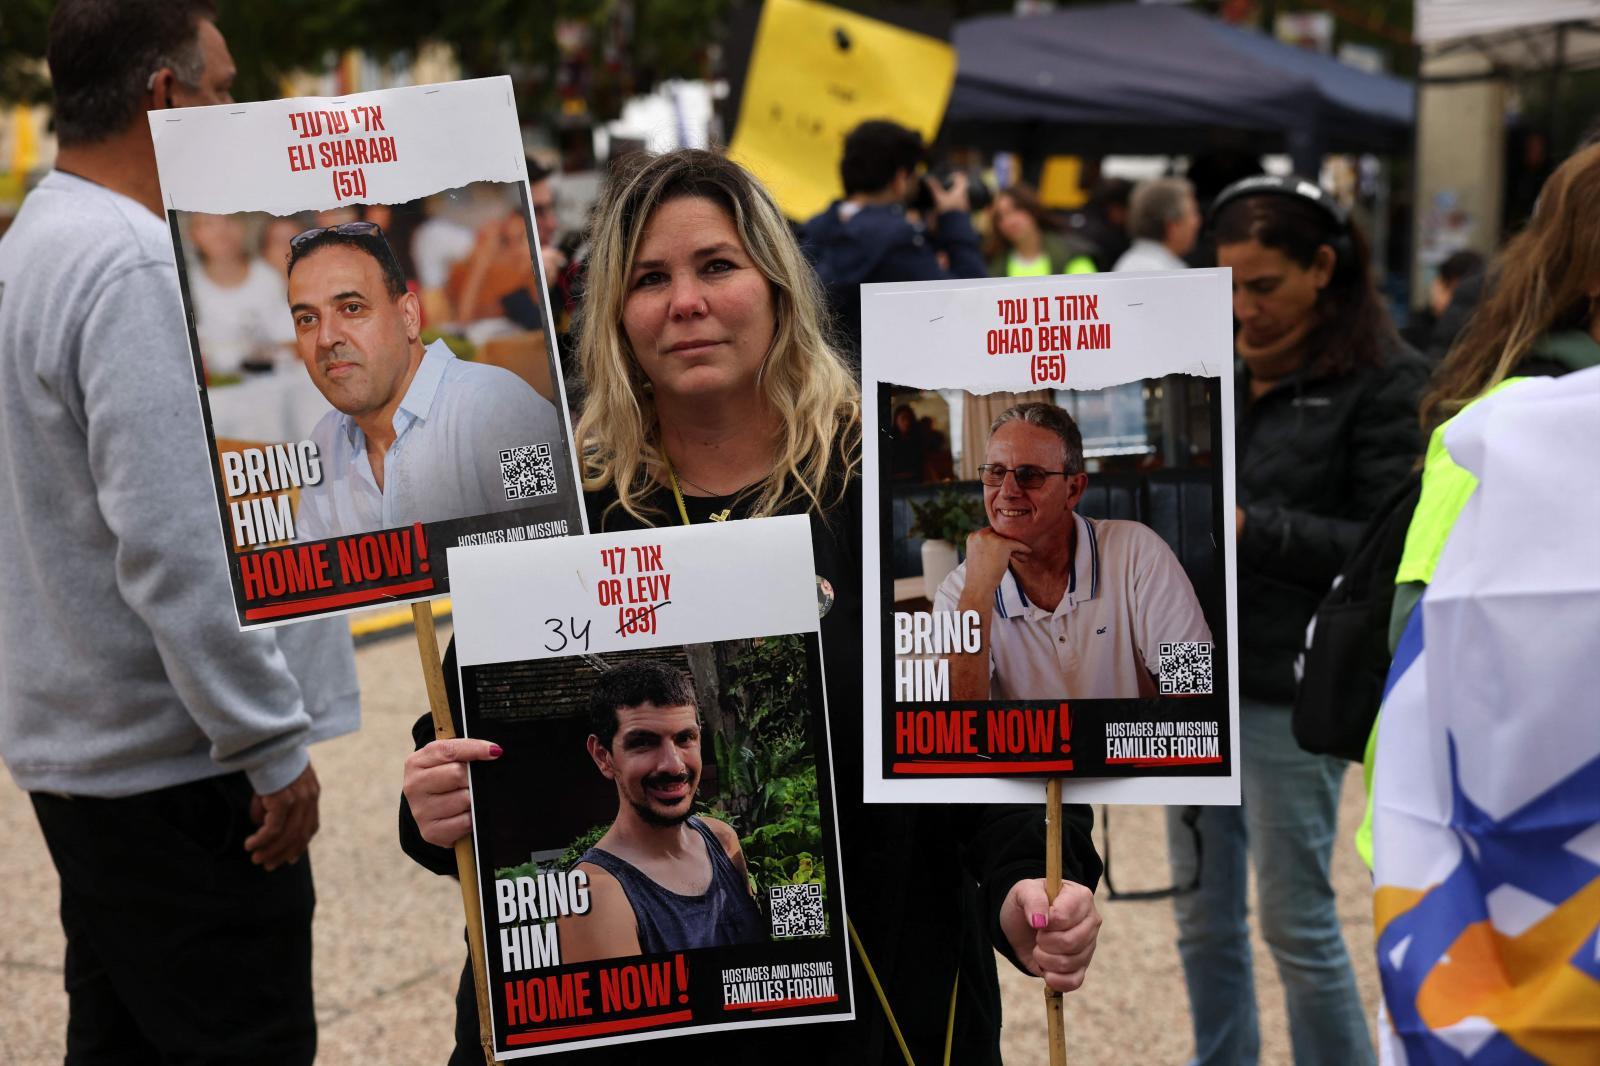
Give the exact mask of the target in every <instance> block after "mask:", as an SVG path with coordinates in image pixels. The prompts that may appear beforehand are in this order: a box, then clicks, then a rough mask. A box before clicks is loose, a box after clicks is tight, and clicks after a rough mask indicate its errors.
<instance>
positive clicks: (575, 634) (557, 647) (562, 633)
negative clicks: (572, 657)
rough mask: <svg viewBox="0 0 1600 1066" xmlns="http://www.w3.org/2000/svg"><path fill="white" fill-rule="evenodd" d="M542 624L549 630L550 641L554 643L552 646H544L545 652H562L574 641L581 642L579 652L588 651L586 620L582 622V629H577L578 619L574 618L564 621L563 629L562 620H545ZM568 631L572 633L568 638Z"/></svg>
mask: <svg viewBox="0 0 1600 1066" xmlns="http://www.w3.org/2000/svg"><path fill="white" fill-rule="evenodd" d="M544 624H545V627H546V628H547V629H549V630H550V639H551V640H552V641H555V643H553V644H552V643H547V644H545V646H544V650H545V651H551V652H556V651H562V650H563V649H565V648H566V646H567V645H568V644H569V643H571V642H572V641H575V640H581V641H582V642H583V647H582V648H580V649H579V650H580V651H588V650H589V620H588V619H587V618H585V619H584V620H583V628H582V629H579V628H578V619H576V618H568V619H566V626H565V627H563V626H562V619H560V618H546V619H545V620H544ZM568 630H571V633H572V635H571V636H570V637H569V636H568V635H567V631H568Z"/></svg>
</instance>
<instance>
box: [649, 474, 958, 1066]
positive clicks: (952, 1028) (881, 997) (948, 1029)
mask: <svg viewBox="0 0 1600 1066" xmlns="http://www.w3.org/2000/svg"><path fill="white" fill-rule="evenodd" d="M661 461H662V462H663V463H664V464H666V468H667V479H668V481H669V482H670V483H671V485H672V499H673V502H674V503H676V504H677V505H678V517H679V518H681V519H682V520H683V524H684V525H686V526H687V525H693V523H692V522H690V521H689V509H688V508H687V507H685V506H684V505H683V490H682V489H680V488H678V475H677V474H676V473H675V472H674V471H673V469H672V461H671V460H670V459H668V458H667V457H666V454H665V453H662V456H661ZM727 518H728V512H727V511H723V512H722V515H721V517H718V516H716V515H712V516H711V520H712V521H713V522H725V521H727ZM844 921H845V926H846V927H847V928H848V929H849V931H850V943H851V945H852V946H854V947H855V949H856V955H857V956H859V957H860V959H861V968H862V969H864V970H866V971H867V980H868V981H870V982H872V990H873V991H874V992H876V993H877V994H878V1005H879V1006H881V1007H882V1008H883V1016H884V1017H885V1018H887V1019H889V1031H890V1032H892V1033H893V1034H894V1042H895V1043H896V1044H898V1045H900V1054H901V1055H903V1056H904V1057H905V1060H906V1066H917V1062H916V1060H915V1059H913V1058H912V1057H911V1048H910V1047H908V1046H907V1045H906V1038H905V1036H904V1034H902V1033H901V1032H900V1023H899V1022H898V1021H896V1020H895V1016H894V1010H893V1008H891V1007H890V1006H889V994H888V993H887V992H885V991H884V990H883V983H882V982H881V981H879V980H878V973H877V971H876V970H874V969H873V968H872V960H871V959H869V958H867V946H866V945H865V944H863V943H862V942H861V934H859V933H857V932H856V923H855V922H853V921H851V920H850V916H849V915H845V920H844ZM960 990H961V970H960V968H959V967H958V968H957V969H956V979H955V983H954V984H953V985H951V986H950V1017H949V1020H948V1021H947V1022H946V1023H945V1028H944V1066H950V1050H951V1047H952V1046H953V1045H954V1043H955V1036H956V993H957V992H959V991H960Z"/></svg>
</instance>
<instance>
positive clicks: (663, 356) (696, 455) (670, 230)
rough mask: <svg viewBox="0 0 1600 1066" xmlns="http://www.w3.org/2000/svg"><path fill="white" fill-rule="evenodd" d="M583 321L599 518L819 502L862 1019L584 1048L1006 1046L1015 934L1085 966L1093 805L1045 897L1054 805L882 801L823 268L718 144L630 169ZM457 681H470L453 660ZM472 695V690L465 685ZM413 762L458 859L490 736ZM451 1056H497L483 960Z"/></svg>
mask: <svg viewBox="0 0 1600 1066" xmlns="http://www.w3.org/2000/svg"><path fill="white" fill-rule="evenodd" d="M593 219H594V221H593V223H592V231H591V239H592V244H591V247H592V249H593V252H592V254H591V256H590V260H589V274H588V282H587V289H586V293H585V299H584V304H583V309H582V311H581V312H580V321H579V326H578V337H579V340H578V360H579V363H580V365H581V367H582V376H583V383H584V388H585V394H584V406H583V412H582V415H581V416H580V418H579V420H578V426H577V431H576V435H577V438H578V442H579V449H580V453H581V454H582V456H583V484H584V489H585V502H586V504H587V507H588V515H589V527H590V529H591V530H593V531H596V532H601V531H604V532H615V531H618V530H629V529H641V528H649V527H655V526H666V525H698V524H702V523H705V522H708V521H718V522H720V521H734V520H739V519H760V518H763V517H766V516H769V515H779V514H804V515H806V516H808V518H809V519H810V521H811V530H812V548H813V555H814V558H815V561H816V566H817V568H818V575H817V576H818V585H819V588H821V589H824V590H826V593H825V595H824V596H822V597H820V598H822V599H824V600H825V602H826V604H827V606H826V607H825V609H824V611H823V616H822V623H821V628H822V646H823V655H824V662H825V664H826V668H827V669H826V673H827V681H826V693H827V699H828V706H829V709H830V712H831V717H830V720H829V721H830V738H831V743H832V754H833V759H832V771H833V777H834V780H835V781H837V782H838V787H837V788H836V789H835V796H836V798H837V802H838V825H839V840H840V855H841V860H842V863H843V866H844V873H843V877H844V882H845V884H846V886H847V889H846V891H847V893H848V906H847V911H846V913H847V917H848V919H849V924H850V928H851V932H852V945H853V947H854V949H855V955H854V963H855V965H854V970H853V972H854V973H855V974H856V975H858V977H865V976H867V975H868V974H872V975H874V976H873V977H872V978H871V980H870V981H865V980H857V981H856V983H855V994H856V1003H855V1009H856V1020H855V1021H854V1022H850V1023H834V1024H828V1025H815V1026H808V1027H806V1029H805V1030H804V1031H803V1035H800V1036H796V1035H795V1034H794V1033H792V1032H786V1031H784V1030H782V1029H744V1030H738V1031H733V1032H723V1033H714V1034H708V1035H702V1036H694V1037H684V1038H681V1039H676V1040H673V1041H672V1043H671V1044H670V1045H667V1046H666V1048H665V1049H663V1048H662V1047H661V1046H659V1045H652V1044H628V1045H620V1046H616V1047H610V1048H604V1049H596V1050H593V1051H586V1052H568V1053H565V1054H564V1055H563V1061H567V1059H569V1058H570V1059H571V1061H573V1062H576V1063H593V1064H596V1066H598V1064H601V1063H605V1064H624V1063H627V1064H633V1063H641V1064H642V1063H656V1062H659V1061H661V1059H662V1058H663V1051H665V1057H666V1058H668V1059H669V1060H672V1061H684V1062H695V1063H708V1064H709V1063H735V1062H738V1063H745V1062H751V1063H762V1064H764V1066H777V1064H780V1063H804V1064H806V1066H810V1064H813V1063H858V1064H862V1066H896V1064H899V1063H901V1062H903V1061H912V1060H913V1059H914V1060H915V1061H916V1062H918V1063H923V1064H934V1063H939V1062H941V1061H942V1062H945V1063H952V1062H955V1063H962V1064H967V1063H975V1064H979V1066H984V1064H993V1066H998V1064H999V1062H1000V1040H999V1037H1000V994H999V980H998V977H997V975H996V972H995V965H994V957H995V952H996V951H998V952H1000V953H1001V954H1003V955H1005V956H1006V957H1007V958H1008V959H1010V960H1012V962H1013V963H1014V964H1016V965H1018V966H1019V967H1021V968H1022V969H1024V970H1026V971H1027V972H1029V973H1031V974H1034V975H1035V976H1039V977H1043V978H1045V980H1046V981H1047V983H1048V984H1049V985H1050V987H1051V988H1054V989H1057V990H1059V991H1068V990H1071V989H1075V988H1077V987H1078V985H1079V984H1080V983H1081V982H1082V980H1083V976H1084V972H1085V970H1086V968H1087V966H1088V964H1089V959H1090V957H1091V956H1092V954H1093V951H1094V944H1095V939H1096V936H1097V933H1098V928H1099V923H1100V919H1099V917H1098V915H1097V914H1096V913H1095V911H1094V906H1093V890H1094V885H1095V883H1096V882H1097V881H1098V880H1099V874H1100V860H1099V857H1098V856H1097V855H1096V854H1095V852H1094V847H1093V844H1092V843H1091V841H1090V838H1089V819H1090V813H1089V811H1088V809H1087V808H1085V807H1082V806H1070V807H1068V808H1066V817H1065V819H1064V822H1065V829H1064V831H1063V838H1064V839H1063V845H1064V856H1065V862H1066V864H1067V869H1068V870H1069V871H1070V872H1069V873H1068V874H1067V875H1066V876H1067V879H1068V881H1070V882H1073V883H1072V884H1069V885H1066V886H1064V887H1063V889H1062V894H1061V895H1060V896H1058V897H1057V900H1056V902H1055V903H1054V904H1053V905H1050V904H1047V902H1046V900H1045V896H1044V889H1043V880H1042V875H1043V872H1044V848H1045V838H1044V823H1043V820H1042V819H1041V818H1040V817H1039V814H1038V809H1037V808H1026V807H998V806H962V805H959V804H951V805H928V806H910V805H898V804H872V805H868V804H865V803H863V802H862V800H861V781H862V773H863V768H862V763H861V759H862V751H863V741H862V734H861V728H862V722H861V714H860V696H861V686H862V662H861V624H862V619H861V609H862V607H861V589H862V575H861V552H860V539H859V538H860V535H861V515H860V499H861V497H860V483H859V480H858V477H857V470H858V468H859V466H860V436H861V404H860V393H859V390H858V386H857V385H856V384H855V381H854V380H853V379H852V377H851V375H850V372H849V370H848V368H847V366H846V364H845V362H844V361H843V359H842V358H841V357H840V356H839V354H838V353H837V352H836V351H835V350H834V349H833V348H832V347H831V345H830V343H829V341H828V338H827V335H826V331H825V329H824V327H823V301H822V293H821V287H820V285H819V284H818V282H817V278H816V275H815V274H814V273H813V272H812V270H811V268H810V267H809V266H808V265H807V263H806V261H805V259H804V257H803V256H802V255H801V252H800V248H799V246H798V245H797V244H796V242H795V239H794V237H793V235H792V233H791V232H790V230H789V227H788V224H787V223H786V222H785V221H784V217H783V214H782V212H780V211H779V210H778V207H777V205H776V204H775V203H774V202H773V200H772V197H771V196H770V194H768V192H767V191H766V189H764V188H763V187H762V186H761V185H760V183H758V182H757V181H756V180H755V179H754V178H753V177H752V176H751V175H750V174H749V173H748V172H747V171H745V170H744V169H743V168H741V167H740V166H738V165H737V164H735V163H732V162H730V161H728V160H727V159H724V158H721V157H719V156H716V155H713V154H711V153H709V152H702V151H690V150H686V151H679V152H672V153H668V154H666V155H662V156H656V157H650V156H640V157H639V158H637V159H633V160H630V161H629V162H628V163H627V164H625V165H624V166H622V167H619V168H618V170H617V171H616V172H614V173H613V174H612V175H611V177H610V178H609V179H608V181H607V184H606V186H605V188H604V189H603V190H602V192H601V195H600V199H599V202H598V203H597V204H596V205H595V211H594V215H593ZM445 674H446V677H454V670H453V669H452V667H451V665H450V664H449V662H448V661H447V664H446V667H445ZM452 702H456V701H455V700H454V699H453V701H452ZM413 733H414V736H415V737H416V739H417V742H418V744H419V746H420V747H421V750H420V751H418V752H416V753H415V754H414V755H413V756H412V757H411V759H409V760H408V761H407V764H406V773H405V780H404V786H403V789H404V793H405V795H406V797H407V799H406V801H405V802H404V803H403V805H402V809H401V843H402V846H403V847H404V848H405V849H406V851H407V853H408V854H410V855H411V856H412V857H413V858H414V859H416V860H417V861H418V862H420V863H422V864H423V865H425V866H427V867H428V868H429V869H432V870H435V871H436V872H440V873H447V872H450V871H452V870H454V861H453V858H452V855H451V852H450V851H449V850H448V848H449V847H450V846H451V845H452V844H453V843H454V842H455V841H456V840H457V839H458V838H460V837H461V836H463V835H465V833H467V832H468V831H469V829H470V797H469V795H468V789H467V771H466V763H467V762H468V761H472V760H476V759H488V758H494V757H496V755H497V754H498V753H497V752H491V751H490V750H489V748H490V746H489V745H488V744H487V743H485V742H483V741H475V740H466V739H458V740H453V741H435V742H433V743H427V744H425V743H424V742H426V741H427V740H428V739H429V738H430V737H431V735H432V729H431V726H430V725H429V723H428V721H427V718H426V716H424V719H423V720H422V721H420V722H418V724H417V727H416V728H415V729H414V730H413ZM456 1022H457V1025H456V1053H455V1056H454V1057H453V1058H452V1059H451V1060H450V1061H451V1063H452V1066H462V1064H468V1063H473V1062H476V1061H481V1059H482V1052H481V1051H480V1050H479V1048H478V1036H477V1024H478V1023H477V1007H476V1003H475V997H474V994H473V987H472V976H471V972H470V970H468V971H466V972H464V973H463V975H462V982H461V986H460V992H459V995H458V998H457V1017H456Z"/></svg>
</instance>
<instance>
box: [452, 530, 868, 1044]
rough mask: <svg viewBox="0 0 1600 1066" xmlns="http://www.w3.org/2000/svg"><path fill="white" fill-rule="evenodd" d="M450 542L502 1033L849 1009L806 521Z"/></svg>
mask: <svg viewBox="0 0 1600 1066" xmlns="http://www.w3.org/2000/svg"><path fill="white" fill-rule="evenodd" d="M449 555H450V570H451V575H452V580H453V582H454V585H453V588H454V591H453V597H452V598H453V603H454V608H455V623H456V654H457V659H458V662H459V668H460V679H461V693H462V712H463V715H462V718H463V726H464V730H463V731H464V734H465V735H466V736H469V737H473V738H478V739H483V740H489V741H492V742H494V743H496V744H498V745H499V746H500V747H501V748H502V754H501V755H500V756H499V757H498V758H496V759H495V760H493V761H489V762H477V763H473V764H472V766H471V789H472V811H473V827H472V831H473V842H474V848H475V851H476V855H477V879H478V889H479V892H478V895H479V899H480V901H481V904H480V906H481V915H482V925H483V930H484V933H485V936H484V944H485V954H486V956H487V962H488V966H487V969H488V978H487V985H488V1000H489V1005H490V1009H491V1012H492V1015H493V1049H494V1052H495V1054H496V1055H498V1056H499V1057H500V1058H515V1057H519V1056H524V1055H540V1054H554V1053H557V1052H561V1051H570V1050H573V1049H575V1048H578V1047H584V1046H591V1045H598V1044H610V1043H620V1042H627V1041H634V1040H647V1039H654V1038H658V1037H663V1036H673V1035H681V1034H684V1033H692V1032H705V1031H710V1030H724V1029H735V1028H744V1027H755V1026H770V1025H786V1024H798V1023H803V1022H819V1021H829V1020H843V1019H847V1018H849V1017H851V1016H852V1014H851V1011H852V1006H851V1005H852V998H851V995H852V993H851V980H850V970H849V964H848V960H847V958H846V947H845V943H846V931H845V930H846V926H845V918H844V913H845V911H844V885H843V881H842V877H841V871H840V866H839V858H838V855H839V851H838V837H837V831H836V828H835V817H834V810H835V807H834V797H833V778H832V767H831V764H830V759H829V748H828V738H827V719H826V709H825V702H824V699H823V695H822V692H823V689H822V681H823V674H822V661H821V652H820V644H819V641H818V635H819V630H818V598H817V590H816V584H815V576H814V568H813V566H812V560H811V541H810V527H809V524H808V523H807V521H806V520H805V519H804V518H799V517H790V518H772V519H768V520H766V521H762V522H736V523H729V524H727V525H709V526H701V527H694V528H668V529H660V530H655V529H652V530H642V531H637V532H630V533H622V534H604V535H596V536H590V537H583V538H574V539H569V540H562V541H559V542H555V541H552V542H546V543H540V544H517V545H494V546H487V547H474V548H461V549H451V551H450V553H449ZM752 590H759V594H754V595H753V594H752ZM847 787H848V784H847Z"/></svg>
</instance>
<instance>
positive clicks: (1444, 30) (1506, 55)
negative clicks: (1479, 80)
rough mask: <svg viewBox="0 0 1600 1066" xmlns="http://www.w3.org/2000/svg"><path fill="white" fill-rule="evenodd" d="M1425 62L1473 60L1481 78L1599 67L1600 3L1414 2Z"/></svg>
mask: <svg viewBox="0 0 1600 1066" xmlns="http://www.w3.org/2000/svg"><path fill="white" fill-rule="evenodd" d="M1415 37H1416V40H1417V43H1418V44H1419V45H1421V46H1422V48H1423V51H1424V53H1425V55H1426V56H1427V57H1428V58H1440V57H1444V56H1460V55H1476V56H1478V57H1480V58H1481V59H1482V60H1483V67H1484V70H1483V75H1482V76H1486V77H1501V76H1504V75H1507V74H1512V73H1529V72H1533V71H1540V70H1550V69H1559V70H1582V69H1585V68H1587V67H1594V66H1600V0H1517V2H1515V3H1511V2H1508V0H1417V6H1416V26H1415Z"/></svg>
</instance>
